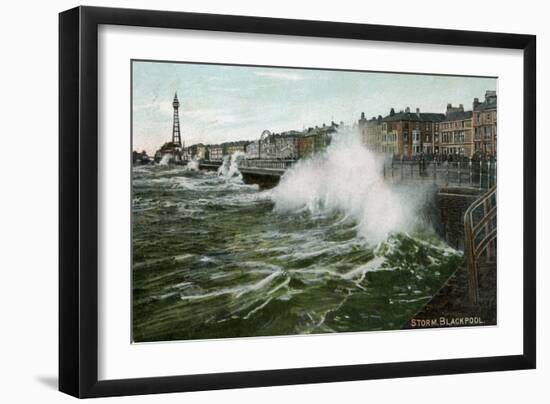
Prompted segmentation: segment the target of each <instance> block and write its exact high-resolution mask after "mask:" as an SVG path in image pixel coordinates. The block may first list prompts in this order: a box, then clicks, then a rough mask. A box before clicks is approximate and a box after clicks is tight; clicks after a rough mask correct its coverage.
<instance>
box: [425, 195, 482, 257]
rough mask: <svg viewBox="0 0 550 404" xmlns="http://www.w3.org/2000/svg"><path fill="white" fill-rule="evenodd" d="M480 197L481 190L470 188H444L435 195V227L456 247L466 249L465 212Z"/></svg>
mask: <svg viewBox="0 0 550 404" xmlns="http://www.w3.org/2000/svg"><path fill="white" fill-rule="evenodd" d="M478 197H479V191H478V190H477V189H469V188H442V189H440V190H439V191H438V192H437V193H436V194H435V195H434V198H433V207H434V208H435V209H434V213H432V215H431V218H432V223H433V224H434V228H435V229H436V231H437V232H438V233H439V235H440V236H441V237H442V238H443V239H445V240H446V241H447V243H449V245H451V246H452V247H454V248H456V249H459V250H462V251H464V214H465V213H466V210H467V209H468V208H469V207H470V205H471V204H472V203H474V202H475V200H476V199H477V198H478Z"/></svg>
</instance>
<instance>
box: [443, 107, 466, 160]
mask: <svg viewBox="0 0 550 404" xmlns="http://www.w3.org/2000/svg"><path fill="white" fill-rule="evenodd" d="M439 130H440V132H441V134H440V139H439V153H441V154H443V155H458V156H465V157H468V158H471V157H472V155H473V154H474V136H473V128H472V111H464V106H463V105H462V104H460V105H459V106H458V107H453V106H452V104H447V110H446V112H445V119H443V121H441V123H440V124H439Z"/></svg>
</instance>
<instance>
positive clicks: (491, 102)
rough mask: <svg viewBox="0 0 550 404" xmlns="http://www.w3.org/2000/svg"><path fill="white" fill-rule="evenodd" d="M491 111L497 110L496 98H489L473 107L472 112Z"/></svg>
mask: <svg viewBox="0 0 550 404" xmlns="http://www.w3.org/2000/svg"><path fill="white" fill-rule="evenodd" d="M491 109H497V99H496V97H494V98H489V99H487V100H485V101H483V102H482V103H480V104H478V105H476V106H475V107H474V111H488V110H491Z"/></svg>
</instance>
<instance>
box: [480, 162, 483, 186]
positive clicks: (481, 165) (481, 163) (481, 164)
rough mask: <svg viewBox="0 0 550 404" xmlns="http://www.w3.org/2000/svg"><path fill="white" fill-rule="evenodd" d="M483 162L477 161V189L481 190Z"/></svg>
mask: <svg viewBox="0 0 550 404" xmlns="http://www.w3.org/2000/svg"><path fill="white" fill-rule="evenodd" d="M482 174H483V160H482V159H481V157H480V159H479V189H480V190H481V182H482V179H483V175H482Z"/></svg>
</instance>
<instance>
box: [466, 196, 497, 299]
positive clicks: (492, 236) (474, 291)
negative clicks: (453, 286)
mask: <svg viewBox="0 0 550 404" xmlns="http://www.w3.org/2000/svg"><path fill="white" fill-rule="evenodd" d="M496 192H497V187H496V185H495V186H493V187H492V188H490V189H489V190H488V191H487V192H486V193H485V194H483V195H482V196H481V197H480V198H479V199H478V200H476V201H475V202H474V203H473V204H472V205H471V206H470V207H469V208H468V209H467V210H466V212H465V214H464V237H465V243H464V253H465V255H466V260H467V264H468V289H469V298H470V302H471V303H473V304H477V303H478V301H479V285H478V281H479V268H480V265H481V264H482V263H483V262H484V261H485V263H493V262H495V260H496V244H497V201H496Z"/></svg>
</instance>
